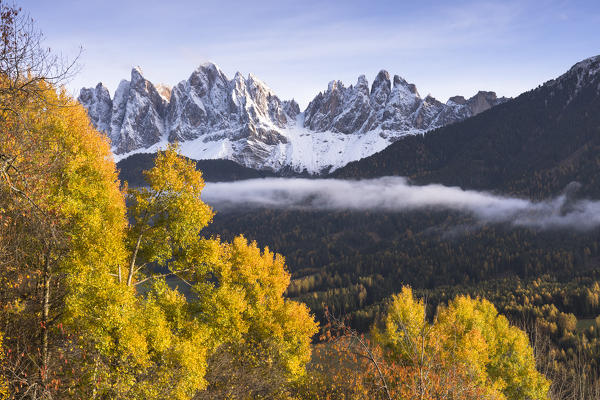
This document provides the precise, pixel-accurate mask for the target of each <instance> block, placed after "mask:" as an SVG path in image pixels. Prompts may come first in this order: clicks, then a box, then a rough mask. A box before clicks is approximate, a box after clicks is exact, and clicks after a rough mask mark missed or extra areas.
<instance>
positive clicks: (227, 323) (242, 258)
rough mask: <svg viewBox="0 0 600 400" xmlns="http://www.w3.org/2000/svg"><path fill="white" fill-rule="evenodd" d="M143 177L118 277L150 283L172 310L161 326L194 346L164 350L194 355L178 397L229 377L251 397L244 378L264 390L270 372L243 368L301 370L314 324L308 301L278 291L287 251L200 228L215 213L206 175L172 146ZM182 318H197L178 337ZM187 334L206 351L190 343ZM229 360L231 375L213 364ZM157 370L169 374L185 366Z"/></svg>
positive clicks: (288, 374) (150, 291)
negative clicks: (205, 233) (205, 196)
mask: <svg viewBox="0 0 600 400" xmlns="http://www.w3.org/2000/svg"><path fill="white" fill-rule="evenodd" d="M145 176H146V180H147V182H148V186H147V187H143V188H135V189H130V190H129V191H128V196H129V200H128V202H129V216H130V218H131V219H132V221H133V222H132V224H131V225H130V227H129V229H128V232H129V234H128V235H129V236H128V247H129V252H130V253H129V254H130V255H129V258H128V262H127V265H126V268H125V270H126V272H125V271H124V272H123V273H122V272H117V276H118V277H119V279H120V280H121V282H122V284H123V285H125V286H127V287H138V288H142V287H143V288H144V291H147V297H148V299H149V302H150V303H151V304H152V305H153V306H154V307H156V308H157V309H160V310H162V311H161V312H162V313H163V314H164V315H167V316H169V317H168V318H167V328H168V330H170V331H171V332H173V334H174V335H175V336H177V338H178V342H177V343H179V344H180V346H179V347H178V349H179V350H181V351H184V350H185V349H189V351H191V352H192V354H188V353H185V351H184V352H183V353H181V355H180V356H174V355H173V353H172V352H171V351H170V353H169V354H170V356H169V359H170V360H173V359H179V360H180V361H181V362H184V360H187V362H188V363H190V362H191V361H192V360H194V359H195V360H196V362H195V364H194V367H193V368H192V369H191V370H190V371H193V372H194V373H192V374H190V371H187V372H186V373H185V374H183V375H182V378H183V377H184V380H183V381H182V382H187V383H186V384H185V385H184V386H183V388H182V389H181V391H178V392H177V393H181V396H182V397H180V398H185V396H188V395H189V394H190V393H193V391H194V390H201V389H204V388H205V387H206V386H207V385H209V386H210V387H209V390H212V393H214V391H215V390H217V391H218V390H220V389H221V388H222V387H223V386H224V385H225V386H228V387H231V386H232V385H233V386H235V387H236V390H239V391H240V392H244V393H245V394H246V395H247V394H248V390H255V389H253V388H249V386H248V385H249V383H250V382H254V383H255V384H257V385H258V386H261V387H260V388H259V389H256V390H263V391H264V390H266V389H265V383H266V382H268V381H269V380H268V379H255V380H252V379H248V375H246V374H245V372H248V371H252V373H254V374H263V375H264V376H265V377H267V375H271V377H273V376H274V375H275V374H276V372H277V375H278V377H279V378H278V379H281V381H278V384H279V386H283V385H284V384H285V383H286V382H287V381H288V380H292V379H295V378H297V377H299V376H301V375H302V373H303V371H304V366H305V364H306V363H307V362H308V360H309V359H310V338H311V337H312V335H313V334H314V333H315V332H316V324H315V322H314V320H313V319H312V317H311V316H310V314H309V311H308V309H307V308H306V307H305V306H304V305H301V304H299V303H296V302H293V301H289V300H286V299H284V297H283V293H284V292H285V290H286V288H287V286H288V285H289V279H290V278H289V274H288V273H287V271H286V268H285V263H284V259H283V257H281V256H280V255H277V254H274V253H272V252H270V251H269V250H268V249H265V250H264V251H262V250H260V249H259V248H258V247H257V245H256V243H250V244H249V243H248V242H247V241H246V240H245V239H244V238H243V237H238V238H236V239H235V240H234V241H233V242H232V243H225V242H222V241H221V240H220V239H219V238H212V239H205V238H203V237H202V236H201V231H202V229H203V228H204V227H205V226H206V225H207V224H208V223H209V222H210V221H211V219H212V216H213V212H212V210H211V209H210V207H208V206H207V205H206V204H205V203H204V202H203V201H202V199H201V191H202V189H203V187H204V181H203V179H202V174H201V173H200V172H199V171H197V170H196V168H195V165H194V163H193V162H191V161H189V160H186V159H185V158H183V157H181V156H179V155H178V154H177V147H176V146H169V148H167V149H166V150H165V151H161V152H159V153H158V154H157V156H156V159H155V166H154V168H152V169H151V170H149V171H147V172H146V173H145ZM165 279H169V282H172V284H171V286H169V285H167V284H166V283H165ZM174 286H175V287H174ZM184 294H187V295H188V297H189V300H187V301H185V297H184ZM166 299H170V300H169V301H166ZM182 325H184V326H193V327H194V328H193V330H192V332H193V334H192V333H187V334H186V335H181V326H182ZM162 336H164V333H163V334H162ZM190 337H194V340H196V342H197V343H198V342H201V343H202V349H195V348H194V343H193V341H189V338H190ZM181 343H188V344H187V345H185V346H182V345H181ZM199 350H201V351H199ZM194 352H195V353H194ZM158 354H161V353H160V352H158ZM192 356H193V357H192ZM194 357H195V358H194ZM209 358H210V360H209ZM217 359H219V362H217ZM225 364H227V365H229V366H228V368H227V373H228V378H227V379H223V376H222V375H221V373H222V371H221V370H219V367H218V366H223V365H225ZM161 365H166V364H164V363H161ZM163 370H164V375H165V376H167V375H169V374H170V373H171V371H175V370H181V371H186V370H185V369H182V368H172V367H169V368H163ZM205 371H208V374H209V376H208V378H207V379H203V378H204V372H205ZM234 371H237V372H239V373H241V372H242V371H244V376H245V378H243V379H242V378H239V379H235V374H234V373H232V372H234ZM192 377H195V378H194V379H191V378H192ZM232 379H233V380H232ZM271 381H272V380H271ZM271 389H273V388H270V389H269V390H271ZM276 390H279V389H276ZM178 398H179V397H178Z"/></svg>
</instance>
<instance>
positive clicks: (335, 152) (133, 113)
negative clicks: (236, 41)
mask: <svg viewBox="0 0 600 400" xmlns="http://www.w3.org/2000/svg"><path fill="white" fill-rule="evenodd" d="M79 101H80V102H81V103H82V104H83V105H84V107H86V109H87V110H88V113H89V115H90V120H91V121H92V123H93V124H94V126H96V127H97V128H98V129H99V130H101V131H103V132H105V133H106V134H107V135H108V136H109V137H110V139H111V141H112V147H113V152H114V153H115V155H116V156H117V158H119V159H121V158H124V157H126V156H128V155H129V154H132V153H134V152H142V151H144V152H152V151H156V150H157V149H158V148H160V147H162V146H164V145H165V144H166V143H168V142H175V141H177V142H179V143H181V148H182V151H183V153H184V154H185V155H187V156H189V157H191V158H195V159H210V158H223V159H230V160H234V161H236V162H239V163H241V164H242V165H245V166H247V167H252V168H258V169H272V170H288V169H292V170H296V171H303V170H307V171H308V172H310V173H318V172H321V171H323V170H329V169H335V168H338V167H340V166H343V165H345V164H346V163H348V162H349V161H353V160H356V159H360V158H362V157H365V156H368V155H370V154H373V153H374V152H377V151H380V150H382V149H383V148H385V147H386V146H387V145H389V144H390V143H391V142H393V141H394V140H396V139H397V138H398V137H400V136H403V135H406V134H414V133H422V132H425V131H427V130H430V129H433V128H437V127H440V126H443V125H446V124H449V123H452V122H456V121H460V120H462V119H465V118H468V117H470V116H472V115H475V114H477V113H479V112H482V111H484V110H486V109H488V108H490V107H492V106H494V105H496V104H498V103H500V102H502V101H505V99H497V98H496V95H495V94H494V93H493V92H479V93H478V94H477V95H475V96H474V97H472V98H470V99H468V100H466V99H465V98H463V97H460V96H456V97H453V98H451V99H450V100H449V101H448V102H447V103H446V104H443V103H441V102H439V101H437V100H436V99H434V98H433V97H431V96H427V97H425V98H424V99H423V98H421V97H420V95H419V93H418V91H417V89H416V87H415V85H413V84H410V83H408V82H406V81H405V80H404V79H402V78H400V77H399V76H397V75H396V76H394V77H393V79H390V75H389V73H388V72H387V71H381V72H379V74H377V76H376V78H375V80H374V81H373V84H372V85H371V87H369V83H368V81H367V79H366V78H365V76H360V77H359V78H358V82H357V83H356V85H353V86H349V87H345V86H344V84H343V83H342V82H340V81H332V82H331V83H329V86H328V88H327V90H326V91H325V92H322V93H319V94H318V95H317V96H316V97H315V98H314V100H313V101H311V102H310V104H309V105H308V107H307V108H306V110H305V111H304V112H300V108H299V106H298V104H297V103H296V102H295V101H294V100H290V101H282V100H280V99H279V98H278V97H277V96H276V95H275V93H273V91H272V90H271V89H270V88H269V87H268V86H267V85H265V84H264V83H263V82H262V81H260V80H259V79H258V78H257V77H255V76H254V75H252V74H250V75H248V76H247V77H244V76H242V74H240V73H239V72H238V73H236V74H235V76H234V77H233V79H231V80H230V79H229V78H228V77H227V76H226V75H225V74H224V73H223V72H222V71H221V70H220V69H219V68H218V67H217V66H216V65H214V64H212V63H206V64H203V65H201V66H200V67H199V68H198V69H196V70H195V71H194V72H193V73H192V74H191V75H190V77H189V78H188V79H187V80H185V81H182V82H180V83H179V84H177V85H176V86H175V87H173V88H169V87H167V86H165V85H156V86H155V85H153V84H152V83H151V82H150V81H148V80H147V79H145V78H144V77H143V75H142V72H141V70H140V69H139V68H134V69H133V70H132V71H131V78H130V80H123V81H121V83H120V84H119V87H118V88H117V90H116V92H115V95H114V98H113V99H111V97H110V94H109V92H108V90H107V89H106V88H105V87H104V86H103V85H102V84H101V83H100V84H98V85H97V86H96V87H95V88H90V89H82V90H81V93H80V96H79Z"/></svg>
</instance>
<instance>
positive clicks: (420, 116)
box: [304, 71, 506, 134]
mask: <svg viewBox="0 0 600 400" xmlns="http://www.w3.org/2000/svg"><path fill="white" fill-rule="evenodd" d="M503 101H506V99H504V98H500V99H498V98H497V97H496V94H495V93H494V92H479V93H477V94H476V95H475V96H473V97H472V98H470V99H468V100H466V99H465V98H464V97H462V96H455V97H452V98H451V99H450V100H449V101H448V102H447V103H446V104H443V103H441V102H439V101H438V100H436V99H435V98H433V97H431V96H427V97H425V98H424V99H423V98H421V96H420V95H419V92H418V91H417V88H416V87H415V85H413V84H410V83H408V82H406V81H405V80H404V79H402V78H401V77H399V76H398V75H395V76H394V78H393V85H392V81H391V80H390V75H389V73H388V72H387V71H380V72H379V74H377V77H376V78H375V80H374V81H373V85H372V86H371V90H369V87H368V82H367V80H366V79H365V77H364V75H363V76H360V77H359V78H358V82H357V83H356V85H355V86H350V87H348V88H346V87H344V85H343V84H342V83H341V82H340V81H332V82H331V83H330V84H329V87H328V88H327V91H326V92H324V93H319V94H318V95H317V97H316V98H315V99H314V100H313V101H312V102H311V103H310V104H309V105H308V107H307V109H306V111H305V119H304V126H305V127H307V128H308V129H310V130H313V131H318V132H322V131H332V132H341V133H345V134H354V133H365V132H369V131H372V130H374V129H381V130H384V131H396V132H398V131H400V132H407V131H412V130H430V129H434V128H439V127H441V126H444V125H447V124H449V123H452V122H457V121H460V120H463V119H465V118H468V117H471V116H473V115H475V114H478V113H480V112H483V111H485V110H487V109H489V108H491V107H493V106H495V105H496V104H499V103H501V102H503Z"/></svg>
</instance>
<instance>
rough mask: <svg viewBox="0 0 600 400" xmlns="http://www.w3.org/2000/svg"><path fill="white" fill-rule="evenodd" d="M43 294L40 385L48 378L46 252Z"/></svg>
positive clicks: (48, 308)
mask: <svg viewBox="0 0 600 400" xmlns="http://www.w3.org/2000/svg"><path fill="white" fill-rule="evenodd" d="M43 274H44V275H43V294H42V323H41V330H42V332H41V333H42V360H41V361H42V362H41V368H40V378H41V381H42V385H44V384H45V382H46V378H47V377H48V361H49V352H48V324H49V315H50V278H51V271H50V251H49V250H48V251H47V253H46V255H45V259H44V271H43Z"/></svg>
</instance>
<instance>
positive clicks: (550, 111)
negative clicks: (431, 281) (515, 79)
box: [332, 56, 600, 198]
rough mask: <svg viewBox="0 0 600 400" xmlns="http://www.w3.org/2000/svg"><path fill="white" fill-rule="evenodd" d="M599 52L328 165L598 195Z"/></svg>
mask: <svg viewBox="0 0 600 400" xmlns="http://www.w3.org/2000/svg"><path fill="white" fill-rule="evenodd" d="M598 109H600V56H595V57H590V58H588V59H585V60H583V61H580V62H578V63H577V64H575V65H574V66H573V67H571V68H570V69H569V70H568V71H567V72H565V73H564V74H562V75H561V76H559V77H557V78H555V79H551V80H549V81H547V82H545V83H544V84H542V85H541V86H539V87H538V88H536V89H533V90H530V91H528V92H525V93H523V94H521V95H520V96H518V97H516V98H515V99H513V100H511V101H509V102H506V103H504V104H501V105H498V106H496V107H494V108H492V109H489V110H487V111H485V112H483V113H480V114H478V115H476V116H474V117H472V118H469V119H466V120H464V121H461V122H458V123H456V124H451V125H448V126H445V127H441V128H439V129H436V130H433V131H431V132H429V133H428V134H427V135H425V136H413V137H405V138H402V139H401V140H398V141H397V142H395V143H394V144H392V145H390V146H389V147H388V148H386V149H384V150H383V151H381V152H378V153H375V154H373V155H371V156H369V157H366V158H365V159H363V160H359V161H355V162H351V163H349V164H348V165H346V166H345V167H343V168H340V169H339V170H337V171H335V172H334V173H333V174H332V176H333V177H337V178H352V179H360V178H372V177H376V176H382V175H402V176H406V177H408V178H410V179H411V180H412V181H414V182H415V183H419V184H421V183H423V184H425V183H433V182H435V183H441V184H445V185H452V186H460V187H462V188H465V189H466V188H468V189H477V190H496V191H502V192H503V193H511V194H517V195H523V196H527V197H531V198H543V197H545V196H549V195H555V194H557V193H559V192H560V191H561V190H563V188H564V187H566V186H567V185H568V184H569V183H570V182H572V181H578V182H580V183H582V184H583V185H584V186H583V188H582V192H581V193H582V194H583V195H590V196H598V195H600V178H598V177H597V176H598V174H597V171H598V166H599V165H600V115H598V112H597V110H598Z"/></svg>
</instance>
